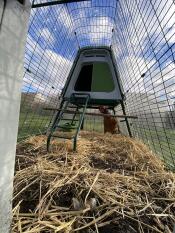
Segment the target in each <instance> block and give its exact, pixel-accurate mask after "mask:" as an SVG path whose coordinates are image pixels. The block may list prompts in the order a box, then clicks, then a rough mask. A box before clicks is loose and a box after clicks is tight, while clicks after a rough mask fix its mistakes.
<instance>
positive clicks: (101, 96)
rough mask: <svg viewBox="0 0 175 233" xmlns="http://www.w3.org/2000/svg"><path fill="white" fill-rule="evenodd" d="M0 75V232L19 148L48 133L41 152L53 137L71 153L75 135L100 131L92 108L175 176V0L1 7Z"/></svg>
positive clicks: (77, 0) (6, 220)
mask: <svg viewBox="0 0 175 233" xmlns="http://www.w3.org/2000/svg"><path fill="white" fill-rule="evenodd" d="M0 77H1V78H0V87H1V92H0V106H1V116H0V127H1V130H0V145H1V146H0V158H1V162H0V196H1V198H0V232H4V233H6V232H9V229H10V223H11V199H12V192H13V177H14V164H15V156H16V152H15V151H16V145H17V143H20V142H23V141H24V140H26V139H28V138H31V137H33V136H37V135H47V140H45V144H46V145H47V147H48V148H47V149H48V151H49V146H50V143H52V142H51V139H54V138H56V137H58V138H60V141H61V142H62V140H63V139H71V140H73V141H74V149H76V144H77V140H78V135H79V132H80V131H81V130H82V129H83V130H84V131H87V132H91V133H93V132H97V133H103V131H104V125H103V117H104V116H103V114H100V113H99V106H106V107H108V109H109V111H110V114H111V116H112V117H117V120H118V122H119V126H120V129H121V133H122V135H124V136H126V137H131V138H133V139H138V140H140V141H142V142H143V143H144V144H146V145H147V146H148V147H149V149H150V151H152V152H153V153H155V154H156V155H157V157H158V158H159V159H160V160H161V161H163V163H164V164H165V167H166V169H167V170H169V171H174V170H175V2H174V1H173V0H7V1H6V0H4V1H1V2H0ZM74 122H75V124H74ZM59 129H61V130H62V131H66V136H60V135H55V134H54V133H55V131H57V130H59ZM72 130H75V134H74V135H73V136H72V135H71V133H72ZM106 137H107V136H106ZM109 137H110V136H109ZM94 140H95V139H94ZM106 140H107V139H106ZM111 140H112V139H111ZM60 150H61V149H60ZM16 166H17V165H16ZM54 230H55V231H43V232H57V231H56V229H55V228H54ZM15 232H17V231H15ZM18 232H20V231H18ZM21 232H23V231H21ZM29 232H30V231H29ZM31 232H34V231H31ZM36 232H40V231H37V230H36ZM96 232H98V231H96ZM131 232H132V231H131ZM135 232H136V231H135ZM140 232H144V231H140ZM145 232H146V231H145ZM152 232H161V231H152ZM167 232H168V231H167Z"/></svg>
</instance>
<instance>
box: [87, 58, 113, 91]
mask: <svg viewBox="0 0 175 233" xmlns="http://www.w3.org/2000/svg"><path fill="white" fill-rule="evenodd" d="M113 90H114V82H113V79H112V74H111V71H110V68H109V65H108V64H107V63H98V62H96V63H94V64H93V72H92V84H91V91H92V92H111V91H113Z"/></svg>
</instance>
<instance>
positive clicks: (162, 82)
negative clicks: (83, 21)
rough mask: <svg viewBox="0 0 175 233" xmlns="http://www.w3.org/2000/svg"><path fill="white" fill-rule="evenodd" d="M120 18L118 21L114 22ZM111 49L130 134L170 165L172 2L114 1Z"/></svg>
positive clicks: (174, 94) (174, 128)
mask: <svg viewBox="0 0 175 233" xmlns="http://www.w3.org/2000/svg"><path fill="white" fill-rule="evenodd" d="M117 22H120V23H117ZM115 25H116V26H115V29H114V35H113V47H112V49H113V52H114V55H115V58H116V62H117V65H118V69H119V73H120V76H121V79H122V84H123V87H124V90H125V94H126V108H127V111H128V113H130V114H136V115H138V116H139V120H132V122H131V123H132V132H133V134H134V136H137V137H139V138H141V139H142V140H144V141H145V142H148V143H149V145H150V146H151V148H153V150H154V151H155V152H157V153H160V155H161V156H162V157H163V159H164V160H165V161H166V162H167V163H168V164H169V165H170V166H172V167H174V166H175V107H174V103H175V75H174V71H175V60H174V56H175V44H174V42H175V4H174V2H173V1H171V0H167V1H153V0H149V1H144V0H142V1H138V0H132V1H130V0H126V1H119V2H118V7H117V14H116V24H115Z"/></svg>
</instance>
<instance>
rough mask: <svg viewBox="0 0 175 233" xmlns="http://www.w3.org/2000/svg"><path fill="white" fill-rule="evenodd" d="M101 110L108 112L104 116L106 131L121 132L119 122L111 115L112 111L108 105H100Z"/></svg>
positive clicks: (104, 112)
mask: <svg viewBox="0 0 175 233" xmlns="http://www.w3.org/2000/svg"><path fill="white" fill-rule="evenodd" d="M99 111H100V112H101V113H103V114H107V116H104V133H107V132H108V133H111V134H120V128H119V122H118V120H117V118H116V117H115V118H114V117H112V116H109V115H110V112H109V110H108V109H107V107H105V106H100V107H99Z"/></svg>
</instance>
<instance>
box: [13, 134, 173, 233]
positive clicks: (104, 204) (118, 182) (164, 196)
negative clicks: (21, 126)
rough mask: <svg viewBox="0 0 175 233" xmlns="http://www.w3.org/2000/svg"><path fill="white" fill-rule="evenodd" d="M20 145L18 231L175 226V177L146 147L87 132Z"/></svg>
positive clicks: (154, 229)
mask: <svg viewBox="0 0 175 233" xmlns="http://www.w3.org/2000/svg"><path fill="white" fill-rule="evenodd" d="M45 144H46V138H45V137H44V136H38V137H32V138H29V139H28V140H26V141H25V142H23V143H20V144H19V145H18V147H17V158H16V173H15V179H14V199H13V224H12V232H20V233H21V232H25V233H44V232H65V233H68V232H102V233H103V232H106V233H107V232H119V233H122V232H123V233H127V232H131V233H132V232H133V233H134V232H165V233H170V232H172V231H173V225H174V223H175V216H174V213H175V174H173V173H171V172H168V171H166V169H165V168H164V164H163V163H162V162H161V160H159V159H158V158H157V157H156V156H155V155H154V154H153V153H152V152H150V151H149V149H148V148H147V147H146V146H145V145H144V144H142V143H141V142H139V141H137V140H134V139H130V138H127V137H124V136H121V135H116V136H114V135H110V134H106V135H103V134H97V133H93V134H92V133H88V132H82V133H81V136H80V139H79V141H78V152H72V144H71V142H70V141H67V142H66V143H65V142H63V141H62V142H60V141H56V140H55V141H54V142H53V143H52V152H51V153H50V154H47V152H46V146H45Z"/></svg>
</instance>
